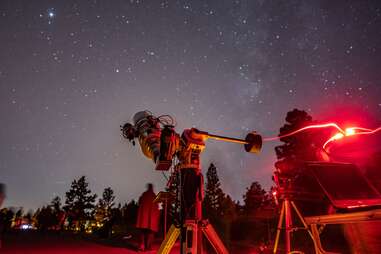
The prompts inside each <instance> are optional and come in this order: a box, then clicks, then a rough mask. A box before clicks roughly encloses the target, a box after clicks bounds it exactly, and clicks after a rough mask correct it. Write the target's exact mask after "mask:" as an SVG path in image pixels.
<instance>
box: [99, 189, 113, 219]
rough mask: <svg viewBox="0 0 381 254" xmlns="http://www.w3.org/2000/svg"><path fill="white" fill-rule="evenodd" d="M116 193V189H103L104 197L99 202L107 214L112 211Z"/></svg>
mask: <svg viewBox="0 0 381 254" xmlns="http://www.w3.org/2000/svg"><path fill="white" fill-rule="evenodd" d="M114 200H115V195H114V191H113V190H112V189H111V188H110V187H108V188H105V189H104V190H103V194H102V198H101V199H99V204H100V205H101V206H102V207H103V208H104V210H105V211H106V215H107V214H108V213H109V212H110V211H111V209H112V208H113V206H114Z"/></svg>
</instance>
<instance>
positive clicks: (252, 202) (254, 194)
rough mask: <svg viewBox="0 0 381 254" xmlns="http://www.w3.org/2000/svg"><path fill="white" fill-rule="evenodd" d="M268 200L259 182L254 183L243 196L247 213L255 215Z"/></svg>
mask: <svg viewBox="0 0 381 254" xmlns="http://www.w3.org/2000/svg"><path fill="white" fill-rule="evenodd" d="M265 200H266V191H265V190H264V189H263V188H262V186H261V185H260V184H259V183H258V182H253V183H252V184H251V185H250V187H249V188H247V189H246V193H245V195H243V201H244V207H243V210H244V212H246V213H253V212H255V211H257V210H258V208H259V207H261V206H262V205H263V203H264V201H265Z"/></svg>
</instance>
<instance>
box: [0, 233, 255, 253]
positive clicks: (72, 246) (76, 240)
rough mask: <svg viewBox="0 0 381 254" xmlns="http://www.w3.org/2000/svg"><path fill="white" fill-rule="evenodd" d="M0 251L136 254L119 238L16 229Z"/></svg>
mask: <svg viewBox="0 0 381 254" xmlns="http://www.w3.org/2000/svg"><path fill="white" fill-rule="evenodd" d="M2 245H3V246H2V248H1V249H0V253H1V254H136V253H139V254H141V253H143V252H137V251H136V250H135V249H134V244H133V243H131V242H128V241H127V240H126V241H125V242H121V241H119V243H118V244H116V243H114V242H111V241H99V240H94V239H90V238H83V237H80V236H78V235H70V234H65V233H61V234H54V233H53V234H51V233H49V234H41V233H37V232H16V233H12V234H7V235H5V236H4V238H3V244H2ZM159 245H160V239H158V241H157V242H156V244H155V246H154V250H152V251H147V252H144V253H146V254H154V253H156V252H157V249H158V248H159ZM175 253H176V254H178V253H179V246H178V244H177V245H175V247H174V248H173V250H172V251H171V254H175ZM232 253H235V254H236V253H239V254H240V253H253V254H255V253H257V252H255V251H254V250H248V249H247V246H246V247H245V248H244V249H242V248H239V247H235V248H234V251H233V252H232Z"/></svg>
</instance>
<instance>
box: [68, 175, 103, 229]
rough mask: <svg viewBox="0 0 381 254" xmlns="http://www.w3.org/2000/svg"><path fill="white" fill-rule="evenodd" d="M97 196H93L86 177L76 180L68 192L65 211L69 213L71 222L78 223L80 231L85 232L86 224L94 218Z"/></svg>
mask: <svg viewBox="0 0 381 254" xmlns="http://www.w3.org/2000/svg"><path fill="white" fill-rule="evenodd" d="M96 198H97V195H96V194H91V190H90V189H89V184H88V183H87V181H86V177H85V176H82V177H80V178H79V179H78V180H74V181H73V182H72V184H71V188H70V190H69V191H68V192H66V200H65V206H64V209H65V210H66V211H67V212H68V217H69V221H70V222H73V221H74V220H76V221H78V223H79V226H80V229H81V230H84V222H85V220H87V219H90V218H91V217H92V213H93V209H94V207H95V206H94V203H95V199H96Z"/></svg>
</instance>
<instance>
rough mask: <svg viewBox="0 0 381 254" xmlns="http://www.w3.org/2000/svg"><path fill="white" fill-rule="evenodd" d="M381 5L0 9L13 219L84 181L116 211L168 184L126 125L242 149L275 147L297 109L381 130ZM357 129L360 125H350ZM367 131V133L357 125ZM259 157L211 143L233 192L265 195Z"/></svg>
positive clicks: (6, 166)
mask: <svg viewBox="0 0 381 254" xmlns="http://www.w3.org/2000/svg"><path fill="white" fill-rule="evenodd" d="M380 28H381V3H380V2H379V1H365V0H364V1H353V2H351V1H328V0H327V1H316V0H303V1H302V0H300V1H296V0H295V1H264V0H258V1H255V0H241V1H239V0H237V1H232V0H229V1H228V0H210V1H201V0H191V1H190V0H188V1H185V0H184V1H175V0H174V1H162V0H160V1H159V0H155V1H149V0H131V1H126V0H123V1H122V0H113V1H106V0H104V1H96V0H93V1H82V0H81V1H79V0H78V1H70V0H65V1H58V0H57V1H37V0H36V1H27V0H25V1H15V0H8V1H7V0H2V1H1V2H0V46H1V47H0V105H1V107H0V116H1V132H0V142H1V146H0V182H4V183H6V184H7V186H8V199H7V202H6V205H12V206H21V205H23V206H25V207H28V208H29V207H30V208H36V207H38V206H41V205H43V204H46V203H47V202H50V200H51V199H52V198H53V197H54V196H55V195H60V196H61V197H63V195H64V192H65V191H67V190H68V188H69V186H70V182H71V181H72V180H73V179H74V178H75V177H79V176H81V175H86V176H88V178H89V182H90V188H91V189H92V190H93V191H95V192H96V193H98V194H100V193H101V191H102V190H103V188H105V187H108V186H110V187H112V188H113V189H114V190H115V192H116V195H117V197H118V200H119V201H121V202H125V201H129V200H130V199H132V198H136V197H137V196H138V195H139V194H140V193H141V191H143V189H144V184H145V183H146V182H154V183H155V184H156V189H157V190H158V189H159V188H162V187H163V186H164V184H165V179H164V178H163V176H162V175H161V174H160V173H159V172H154V170H153V164H152V163H151V161H149V160H147V159H146V158H145V157H144V156H143V155H142V154H141V152H140V150H139V149H138V148H137V147H132V146H131V145H129V144H128V143H127V142H126V141H125V140H123V139H122V137H121V133H120V130H119V125H121V124H123V123H125V122H126V121H130V120H131V116H132V115H133V114H134V113H135V112H136V111H139V110H144V109H149V110H151V111H152V112H154V113H155V114H171V115H173V116H174V117H175V118H176V121H177V123H178V125H177V127H176V128H177V130H178V132H181V131H182V130H183V129H184V128H189V127H192V126H196V127H197V128H199V129H202V130H205V131H209V132H211V133H216V134H221V135H229V136H234V137H244V136H245V135H246V133H247V132H248V131H251V130H257V131H258V132H260V133H261V134H263V135H264V136H273V135H277V134H278V130H279V128H280V126H281V125H282V124H283V123H284V117H285V115H286V112H287V111H289V110H291V109H293V108H295V107H297V108H299V109H304V110H306V111H308V112H309V113H310V114H311V115H312V116H313V117H314V118H315V119H318V120H319V119H321V120H325V119H329V118H332V116H335V115H336V114H337V112H336V111H335V109H337V108H351V109H355V110H356V112H363V114H361V116H359V117H361V118H366V120H367V123H368V124H369V125H372V126H369V127H375V126H376V125H378V124H380V121H379V119H380V116H381V84H380V80H381V71H380V66H381V29H380ZM352 120H353V121H357V120H358V119H352ZM359 121H360V120H359ZM276 144H277V143H272V144H266V146H265V147H264V149H263V152H262V153H261V154H259V155H253V154H245V153H244V149H243V147H241V146H239V145H236V144H225V143H221V142H218V141H208V143H207V148H206V151H205V153H204V154H203V166H204V168H206V167H207V166H208V164H209V163H210V162H214V163H215V164H216V166H217V168H218V173H219V175H220V178H221V181H222V186H223V188H224V190H225V191H226V192H227V193H229V194H230V195H232V196H233V198H235V199H241V198H242V195H243V192H244V190H245V188H246V187H247V186H249V184H250V183H251V182H252V181H259V182H260V183H261V184H262V185H263V186H265V187H266V188H268V187H269V186H270V185H271V173H272V170H273V163H274V160H275V155H274V151H273V148H274V145H276Z"/></svg>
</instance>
